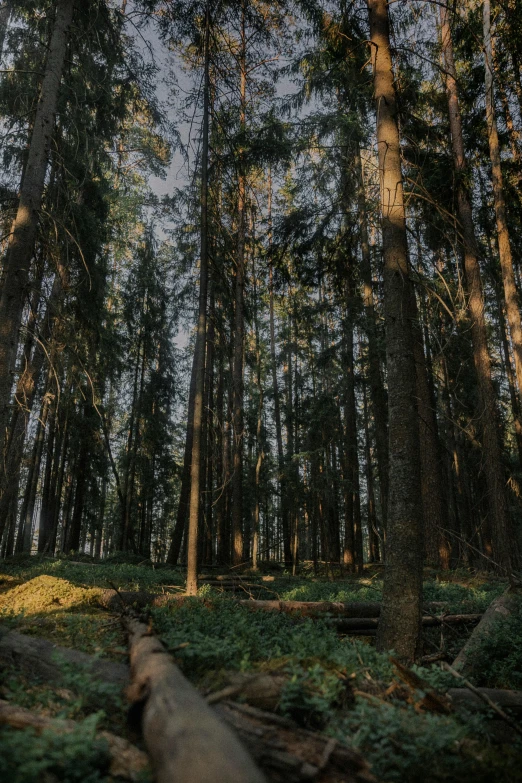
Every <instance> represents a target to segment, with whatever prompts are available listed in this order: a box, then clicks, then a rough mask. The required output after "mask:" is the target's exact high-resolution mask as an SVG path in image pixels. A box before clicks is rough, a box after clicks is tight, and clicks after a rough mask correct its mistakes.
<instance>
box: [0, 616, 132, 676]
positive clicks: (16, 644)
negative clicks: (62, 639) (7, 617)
mask: <svg viewBox="0 0 522 783" xmlns="http://www.w3.org/2000/svg"><path fill="white" fill-rule="evenodd" d="M64 663H65V664H68V665H69V666H73V667H74V669H75V670H78V669H82V670H84V671H85V673H86V674H87V675H89V676H90V677H92V678H93V679H95V680H101V681H104V682H110V683H113V684H115V685H118V686H120V687H121V688H124V687H125V686H126V685H127V683H128V679H129V669H128V666H126V665H125V664H123V663H116V662H114V661H108V660H106V659H104V658H96V657H95V656H93V655H88V654H87V653H83V652H80V651H79V650H72V649H70V648H69V647H59V646H58V645H56V644H53V643H52V642H49V641H47V639H42V638H40V637H38V636H26V635H25V634H21V633H17V632H16V631H7V632H5V631H4V632H2V630H1V629H0V665H2V666H10V667H12V668H14V669H16V670H19V671H21V672H22V673H23V674H25V675H27V676H29V677H40V678H42V679H43V680H46V681H48V682H59V681H60V679H61V677H62V676H63V672H62V666H63V664H64Z"/></svg>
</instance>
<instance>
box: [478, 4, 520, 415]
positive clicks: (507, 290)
mask: <svg viewBox="0 0 522 783" xmlns="http://www.w3.org/2000/svg"><path fill="white" fill-rule="evenodd" d="M483 12H484V13H483V23H484V54H485V66H486V122H487V128H488V141H489V156H490V159H491V175H492V184H493V200H494V202H495V215H496V219H497V236H498V252H499V257H500V268H501V270H502V282H503V284H504V298H505V300H506V314H507V321H508V324H509V333H510V336H511V345H512V346H513V356H514V359H515V373H516V376H517V383H518V390H519V395H520V396H521V400H522V323H521V320H520V301H519V296H518V291H517V286H516V283H515V273H514V270H513V257H512V254H511V244H510V240H509V231H508V225H507V217H506V203H505V200H504V186H503V181H502V167H501V163H500V145H499V140H498V131H497V121H496V117H495V94H494V80H493V52H492V42H491V21H490V16H491V11H490V0H483Z"/></svg>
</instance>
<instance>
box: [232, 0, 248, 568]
mask: <svg viewBox="0 0 522 783" xmlns="http://www.w3.org/2000/svg"><path fill="white" fill-rule="evenodd" d="M239 68H240V88H239V93H240V97H239V100H240V109H239V111H240V130H241V132H244V130H245V121H246V78H247V77H246V30H245V6H244V0H243V2H242V5H241V40H240V56H239ZM238 167H239V177H238V202H237V251H236V281H235V297H234V298H235V313H234V366H233V371H232V383H233V391H234V394H233V410H232V424H233V469H232V537H233V541H232V547H233V552H232V555H233V557H232V559H233V563H234V565H238V564H239V563H241V562H242V560H243V439H244V422H243V391H244V389H243V353H244V343H245V313H244V309H245V302H244V300H245V237H246V176H245V163H244V155H243V152H242V150H239V161H238Z"/></svg>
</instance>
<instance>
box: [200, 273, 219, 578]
mask: <svg viewBox="0 0 522 783" xmlns="http://www.w3.org/2000/svg"><path fill="white" fill-rule="evenodd" d="M209 300H210V301H209V320H208V329H207V358H206V364H205V417H204V421H205V459H204V467H205V490H204V491H205V503H204V504H203V514H202V516H203V526H202V528H203V562H204V563H205V565H212V560H213V548H214V539H215V536H214V525H213V521H214V520H213V510H214V508H213V507H214V503H213V496H212V494H213V493H212V489H213V486H214V444H215V421H214V354H215V342H216V324H215V322H216V303H215V293H214V285H212V286H211V291H210V296H209Z"/></svg>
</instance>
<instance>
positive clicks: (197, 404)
mask: <svg viewBox="0 0 522 783" xmlns="http://www.w3.org/2000/svg"><path fill="white" fill-rule="evenodd" d="M209 37H210V10H209V3H208V0H207V7H206V13H205V65H204V68H205V73H204V88H203V128H202V155H201V260H200V269H199V305H198V331H197V336H196V347H195V351H194V364H195V367H196V369H195V376H196V383H195V387H196V388H195V396H194V424H193V436H192V458H191V466H190V504H189V523H188V541H187V594H188V595H196V594H197V592H198V532H199V511H200V502H201V492H200V490H201V488H202V487H201V485H202V484H203V481H202V479H203V477H204V473H203V465H202V463H201V453H202V445H203V444H202V425H203V396H204V391H205V354H206V350H205V348H206V336H207V335H206V333H207V288H208V119H209V118H208V115H209Z"/></svg>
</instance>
